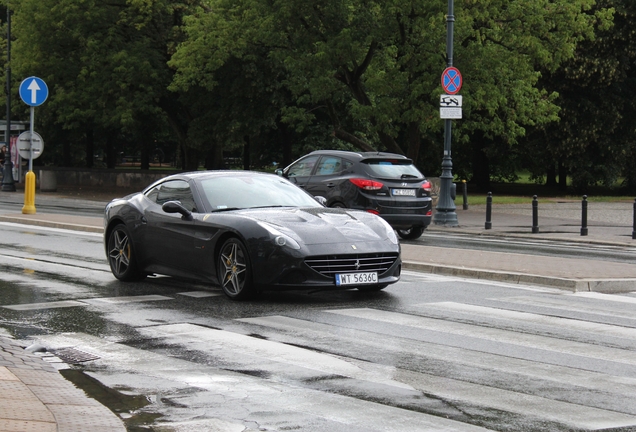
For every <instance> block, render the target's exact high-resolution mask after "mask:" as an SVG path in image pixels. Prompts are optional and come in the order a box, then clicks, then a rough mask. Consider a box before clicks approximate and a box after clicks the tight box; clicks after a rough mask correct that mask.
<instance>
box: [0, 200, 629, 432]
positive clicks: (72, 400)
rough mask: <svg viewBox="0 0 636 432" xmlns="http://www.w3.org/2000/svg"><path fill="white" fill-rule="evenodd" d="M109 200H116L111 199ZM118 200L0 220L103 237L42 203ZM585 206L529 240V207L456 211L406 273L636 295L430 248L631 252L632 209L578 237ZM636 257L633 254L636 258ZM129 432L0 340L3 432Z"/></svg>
mask: <svg viewBox="0 0 636 432" xmlns="http://www.w3.org/2000/svg"><path fill="white" fill-rule="evenodd" d="M111 195H112V196H111ZM116 196H117V195H115V194H101V195H100V194H95V193H94V192H90V196H87V195H82V194H81V193H79V194H77V195H64V194H38V195H37V197H36V214H32V215H25V214H22V213H20V212H5V213H1V214H0V221H2V222H10V223H18V224H27V225H28V224H31V225H39V226H46V227H53V228H62V229H71V230H80V231H88V232H95V233H101V232H103V221H102V218H101V217H98V216H94V217H93V216H77V215H75V216H72V215H68V214H53V213H48V214H47V213H39V212H37V205H38V203H43V204H44V203H55V206H57V207H65V208H67V209H69V208H70V209H73V208H75V209H77V208H84V209H86V208H91V209H94V210H95V213H96V214H97V213H98V211H100V210H101V209H103V208H104V206H105V205H106V204H107V202H108V201H109V200H110V199H111V198H114V197H116ZM21 199H22V196H21V194H19V193H17V194H11V193H0V206H1V204H2V203H3V202H5V203H6V202H11V203H14V204H15V203H19V202H21V201H20V200H21ZM580 208H581V207H580V203H547V204H540V206H539V221H538V222H539V232H538V233H535V234H533V233H532V208H531V204H528V205H513V206H509V205H507V206H495V207H494V208H493V211H492V218H491V222H492V229H488V230H487V229H485V214H486V211H485V206H474V207H471V208H469V209H468V210H463V209H462V208H461V206H460V207H458V208H457V210H456V213H457V218H458V223H459V225H458V226H457V227H448V226H439V225H434V224H432V225H431V226H430V227H429V228H428V229H427V231H425V233H424V235H423V236H422V237H421V239H419V240H417V241H411V242H403V244H402V260H403V265H404V268H405V269H410V270H416V271H421V272H428V273H435V274H444V275H452V276H457V277H468V278H477V279H484V280H495V281H504V282H507V283H517V284H538V285H541V286H548V287H553V288H561V289H565V290H569V291H599V292H608V293H611V292H630V291H636V262H635V263H634V264H631V263H616V262H609V261H598V260H591V259H573V258H555V257H547V256H539V255H529V254H523V253H502V252H488V251H483V250H471V249H455V248H444V247H433V246H429V245H427V238H426V237H427V235H434V234H439V233H453V234H460V235H467V236H472V237H475V236H477V237H482V238H489V239H497V238H499V239H504V238H515V239H517V240H519V239H522V240H523V241H527V242H558V243H560V244H564V245H566V244H568V243H575V244H578V245H585V244H587V245H590V247H592V246H604V247H608V248H618V249H621V250H627V251H633V252H634V253H635V254H636V240H632V230H633V226H632V221H633V204H632V203H608V204H590V205H589V208H588V235H587V236H581V234H580V233H581V226H580V212H581V210H580ZM635 256H636V255H635ZM86 430H91V431H92V432H101V431H125V430H126V429H125V427H124V426H123V422H122V421H121V419H120V418H119V417H117V416H116V415H115V414H114V413H112V412H111V411H109V410H108V409H107V408H105V407H104V406H103V405H101V404H99V403H98V402H96V401H95V400H93V399H90V398H89V397H88V396H86V395H85V394H84V393H83V392H82V391H81V390H78V389H77V388H75V387H74V386H73V385H72V384H71V383H70V382H68V381H66V380H65V379H64V378H63V377H62V376H61V375H60V374H59V373H58V372H57V371H56V370H55V369H54V368H53V367H52V366H50V365H49V364H47V363H46V362H44V361H43V360H42V359H41V358H39V357H37V356H34V355H31V354H29V353H27V352H25V350H24V349H23V348H22V347H20V346H18V345H17V344H16V343H15V342H13V341H11V340H10V339H8V338H6V337H3V336H2V335H1V334H0V431H86Z"/></svg>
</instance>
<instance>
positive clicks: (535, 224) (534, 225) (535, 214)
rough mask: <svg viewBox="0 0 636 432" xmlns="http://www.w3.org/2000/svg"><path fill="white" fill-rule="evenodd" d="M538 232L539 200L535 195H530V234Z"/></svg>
mask: <svg viewBox="0 0 636 432" xmlns="http://www.w3.org/2000/svg"><path fill="white" fill-rule="evenodd" d="M538 232H539V201H537V196H536V195H535V196H533V197H532V234H537V233H538Z"/></svg>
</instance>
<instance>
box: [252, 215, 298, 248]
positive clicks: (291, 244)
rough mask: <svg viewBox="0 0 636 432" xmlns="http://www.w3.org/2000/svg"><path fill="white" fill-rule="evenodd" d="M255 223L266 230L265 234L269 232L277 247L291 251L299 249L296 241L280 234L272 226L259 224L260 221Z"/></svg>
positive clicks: (263, 223)
mask: <svg viewBox="0 0 636 432" xmlns="http://www.w3.org/2000/svg"><path fill="white" fill-rule="evenodd" d="M257 223H258V224H259V225H260V226H261V227H263V228H264V229H266V230H267V232H269V233H270V234H271V235H272V237H273V239H274V244H276V245H277V246H281V247H283V246H287V247H288V248H291V249H300V245H299V244H298V242H297V241H296V240H294V239H293V238H291V237H290V236H288V235H287V234H285V233H282V232H280V231H279V230H277V229H276V228H275V227H274V226H273V225H270V224H268V223H266V222H260V221H259V222H257Z"/></svg>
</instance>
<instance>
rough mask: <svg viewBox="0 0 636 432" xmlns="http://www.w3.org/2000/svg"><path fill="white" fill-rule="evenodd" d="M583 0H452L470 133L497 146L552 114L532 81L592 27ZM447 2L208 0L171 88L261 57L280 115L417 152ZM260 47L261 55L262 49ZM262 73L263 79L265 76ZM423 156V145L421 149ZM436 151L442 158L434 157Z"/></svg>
mask: <svg viewBox="0 0 636 432" xmlns="http://www.w3.org/2000/svg"><path fill="white" fill-rule="evenodd" d="M593 4H594V1H593V0H576V1H572V0H550V1H549V0H541V1H537V0H516V1H510V0H490V1H483V0H479V1H476V0H464V1H457V2H456V15H457V22H456V29H457V34H456V55H455V65H456V66H458V67H459V68H460V69H461V70H462V71H463V75H464V79H465V87H464V91H463V95H464V97H465V118H466V119H465V120H464V121H462V122H461V126H460V127H459V128H458V129H457V131H458V141H459V142H460V143H463V144H464V145H468V143H469V140H470V138H471V137H473V136H478V135H480V136H483V137H484V138H485V140H486V144H485V145H484V149H485V147H486V146H487V145H488V142H489V140H490V141H494V139H495V137H496V138H497V140H498V141H499V142H502V143H504V144H505V145H507V146H512V145H514V144H515V143H516V142H517V140H518V138H519V137H521V136H523V135H524V133H525V128H526V127H527V126H531V125H536V124H545V123H547V122H550V121H554V120H556V118H557V111H558V110H557V107H556V105H555V104H554V99H555V97H556V95H554V94H550V93H549V92H547V91H545V90H541V89H540V88H539V87H538V86H537V82H538V79H539V76H540V74H539V70H541V69H548V70H556V69H557V68H558V66H559V65H560V64H561V63H562V62H563V61H564V60H567V59H568V58H570V57H571V56H572V54H573V52H574V49H575V47H576V45H577V43H578V42H580V41H581V40H583V39H584V38H589V37H591V36H592V31H593V23H594V21H595V20H607V19H608V12H607V11H606V10H604V9H598V10H597V11H596V12H595V15H594V14H590V13H586V12H587V11H588V10H589V8H590V7H591V6H592V5H593ZM445 7H446V5H445V2H432V1H424V2H422V1H417V2H416V1H408V0H392V1H382V2H380V1H373V0H345V1H343V0H339V1H334V0H322V1H318V2H305V1H301V0H289V1H264V0H242V1H234V0H232V1H230V0H207V1H206V3H205V5H204V6H202V7H201V8H199V9H198V10H197V11H196V13H195V14H193V15H192V16H191V17H189V18H188V20H187V21H186V24H187V26H186V29H187V33H188V38H187V40H185V41H184V42H183V43H182V44H181V45H180V46H179V47H178V49H177V52H176V54H175V56H174V57H173V60H172V62H171V64H172V65H173V66H174V67H175V68H176V69H177V75H176V77H175V81H174V88H179V89H187V88H190V87H191V86H194V85H198V86H202V87H204V88H206V89H209V90H211V89H213V88H214V87H215V86H217V85H218V83H219V81H218V71H219V70H220V69H221V68H222V67H223V65H225V64H226V63H227V62H229V61H232V59H234V58H236V59H241V60H242V61H254V60H255V59H256V58H260V59H264V60H266V61H267V62H269V63H270V64H271V65H272V66H271V67H270V68H269V70H279V71H280V73H279V74H278V76H277V77H276V79H279V80H280V81H279V82H280V83H281V84H282V85H283V86H284V87H285V89H287V90H288V91H289V94H290V97H291V100H290V101H288V102H286V103H285V105H284V106H283V107H282V108H281V113H282V120H283V121H284V122H286V123H288V124H290V125H292V126H293V127H294V128H296V129H297V130H303V128H306V127H307V126H308V125H311V124H315V123H316V122H317V121H319V119H322V118H328V119H329V121H330V124H331V129H332V131H333V132H332V133H333V134H334V135H335V136H336V137H338V138H339V139H341V140H344V141H347V142H349V143H351V144H352V145H355V146H356V147H358V148H360V149H363V150H372V149H378V148H379V149H388V150H390V151H395V152H400V153H406V154H408V155H409V156H411V157H413V158H416V159H417V157H418V154H419V151H420V147H421V143H422V140H423V142H424V144H425V148H426V145H427V144H430V143H432V142H433V141H434V140H437V139H438V137H439V131H440V130H441V128H442V122H441V121H440V119H439V114H438V104H439V95H440V94H441V85H440V75H441V72H442V71H443V69H444V68H445V66H446V62H447V59H446V58H445V51H446V49H445V44H446V30H445V26H446V19H445V13H446V10H445ZM263 56H265V57H263ZM270 82H271V81H270ZM429 156H430V155H429ZM440 160H441V158H440Z"/></svg>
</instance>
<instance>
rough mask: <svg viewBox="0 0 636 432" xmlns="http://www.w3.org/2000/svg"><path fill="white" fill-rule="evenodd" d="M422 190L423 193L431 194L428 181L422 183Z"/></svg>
mask: <svg viewBox="0 0 636 432" xmlns="http://www.w3.org/2000/svg"><path fill="white" fill-rule="evenodd" d="M422 189H424V191H425V192H428V193H431V190H432V188H431V182H430V181H428V180H426V181H424V183H422Z"/></svg>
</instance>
